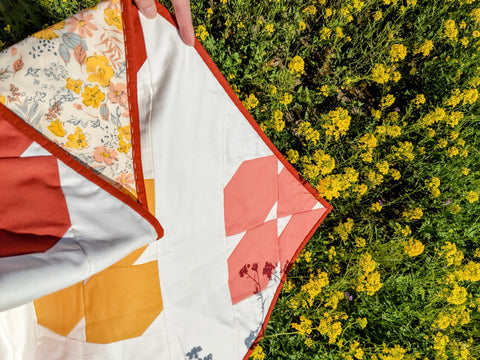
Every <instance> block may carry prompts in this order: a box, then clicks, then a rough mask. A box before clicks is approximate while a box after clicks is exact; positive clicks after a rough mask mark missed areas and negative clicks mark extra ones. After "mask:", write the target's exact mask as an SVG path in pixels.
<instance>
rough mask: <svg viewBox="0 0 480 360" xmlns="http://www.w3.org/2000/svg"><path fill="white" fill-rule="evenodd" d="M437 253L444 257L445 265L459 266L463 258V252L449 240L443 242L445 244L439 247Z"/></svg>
mask: <svg viewBox="0 0 480 360" xmlns="http://www.w3.org/2000/svg"><path fill="white" fill-rule="evenodd" d="M439 254H440V255H441V256H443V257H445V260H446V261H447V266H451V265H456V266H460V265H461V263H462V260H463V252H462V251H461V250H458V249H457V246H456V245H455V244H454V243H451V242H450V241H447V242H445V245H443V246H442V247H441V248H440V252H439Z"/></svg>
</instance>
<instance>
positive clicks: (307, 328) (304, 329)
mask: <svg viewBox="0 0 480 360" xmlns="http://www.w3.org/2000/svg"><path fill="white" fill-rule="evenodd" d="M292 327H293V328H294V329H295V330H297V331H298V333H299V334H300V335H305V334H310V333H311V332H312V321H311V320H309V319H307V318H306V317H305V316H303V315H301V316H300V324H297V323H292Z"/></svg>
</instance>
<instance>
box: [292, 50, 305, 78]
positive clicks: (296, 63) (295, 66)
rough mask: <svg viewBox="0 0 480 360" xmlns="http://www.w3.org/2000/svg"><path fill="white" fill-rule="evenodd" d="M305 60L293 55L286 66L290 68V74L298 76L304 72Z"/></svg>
mask: <svg viewBox="0 0 480 360" xmlns="http://www.w3.org/2000/svg"><path fill="white" fill-rule="evenodd" d="M304 67H305V62H304V61H303V59H302V58H301V57H300V56H298V55H297V56H295V57H294V58H293V59H292V60H290V62H289V63H288V68H289V69H290V73H291V74H295V75H297V76H300V75H302V74H305V69H304Z"/></svg>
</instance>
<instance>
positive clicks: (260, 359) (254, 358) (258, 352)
mask: <svg viewBox="0 0 480 360" xmlns="http://www.w3.org/2000/svg"><path fill="white" fill-rule="evenodd" d="M250 359H251V360H264V359H265V353H264V352H263V348H262V347H261V346H260V345H257V346H255V349H254V350H253V351H252V353H251V354H250Z"/></svg>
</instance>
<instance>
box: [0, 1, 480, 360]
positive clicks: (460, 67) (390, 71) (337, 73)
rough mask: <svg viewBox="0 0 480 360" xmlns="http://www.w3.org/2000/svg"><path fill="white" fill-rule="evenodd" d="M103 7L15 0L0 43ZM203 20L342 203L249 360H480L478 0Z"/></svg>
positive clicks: (225, 65) (279, 142)
mask: <svg viewBox="0 0 480 360" xmlns="http://www.w3.org/2000/svg"><path fill="white" fill-rule="evenodd" d="M96 2H97V1H95V0H84V1H80V0H36V1H19V2H18V3H17V2H6V1H4V2H2V3H0V27H1V29H0V30H2V31H1V33H0V45H1V46H2V47H4V46H6V45H10V44H12V43H14V42H15V41H18V40H20V39H22V38H23V37H25V36H27V35H28V34H29V33H32V32H33V31H35V30H38V29H39V28H41V27H42V26H43V25H44V24H46V23H50V24H51V23H53V22H55V21H58V20H60V19H62V18H64V17H65V16H68V15H70V14H72V13H74V12H75V11H76V10H78V9H79V8H82V7H87V6H91V5H94V4H95V3H96ZM167 5H168V4H167ZM192 11H193V15H194V24H195V30H196V35H197V37H198V38H199V39H200V40H201V42H202V44H203V45H204V47H205V48H206V49H207V51H208V52H209V53H210V54H211V56H212V57H213V59H214V61H215V62H216V63H217V65H218V66H219V68H220V70H221V71H222V72H223V74H224V75H225V77H226V78H227V80H228V81H229V82H230V83H231V84H232V87H233V89H234V90H235V91H236V93H237V95H238V96H239V97H240V99H241V100H242V101H243V103H244V105H245V106H246V107H247V109H248V110H249V111H250V112H251V113H252V115H253V116H254V118H255V119H256V120H257V121H258V122H259V124H260V126H261V127H262V128H263V129H264V131H265V132H266V133H267V134H268V136H269V137H270V138H271V139H272V140H273V141H274V143H275V144H276V146H277V147H278V148H279V149H280V150H281V151H282V152H283V153H284V154H285V155H286V156H287V158H288V159H289V161H290V162H292V163H293V164H294V166H295V167H296V168H297V169H298V171H299V172H300V173H301V174H302V175H303V176H304V177H305V178H306V179H307V180H308V181H309V182H310V183H311V184H312V185H314V186H315V187H316V189H317V190H318V191H319V193H320V194H321V195H322V196H323V197H325V198H326V199H327V200H328V201H329V202H330V203H331V204H332V205H333V207H334V210H333V212H332V213H331V214H330V215H329V216H328V217H327V220H326V221H325V222H324V224H322V226H321V227H320V230H319V231H318V232H317V233H316V234H315V236H314V237H313V238H312V240H311V241H310V242H309V243H308V244H307V246H306V248H305V250H304V251H303V252H302V254H301V256H300V257H299V259H298V260H297V262H296V264H295V266H294V267H293V269H292V271H291V272H290V275H289V278H288V281H287V282H286V284H285V286H284V288H283V290H282V293H281V296H280V298H279V301H278V303H277V306H276V307H275V309H274V311H273V314H272V318H271V321H270V323H269V325H268V327H267V329H266V331H265V334H264V336H263V339H262V341H261V342H260V344H259V346H257V347H256V349H255V351H254V352H253V354H252V357H251V358H252V359H255V360H261V359H282V360H283V359H305V360H307V359H308V360H314V359H346V360H353V359H372V360H397V359H398V360H400V359H406V360H408V359H430V360H433V359H439V360H443V359H464V360H466V359H477V358H480V325H479V324H480V286H479V284H480V221H479V215H480V209H479V204H480V202H479V194H480V137H479V136H477V132H479V131H480V98H479V92H478V88H479V86H480V1H478V0H365V1H360V0H343V1H336V0H317V1H315V0H311V1H306V0H264V1H252V0H209V1H203V0H192ZM20 14H21V16H20Z"/></svg>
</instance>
